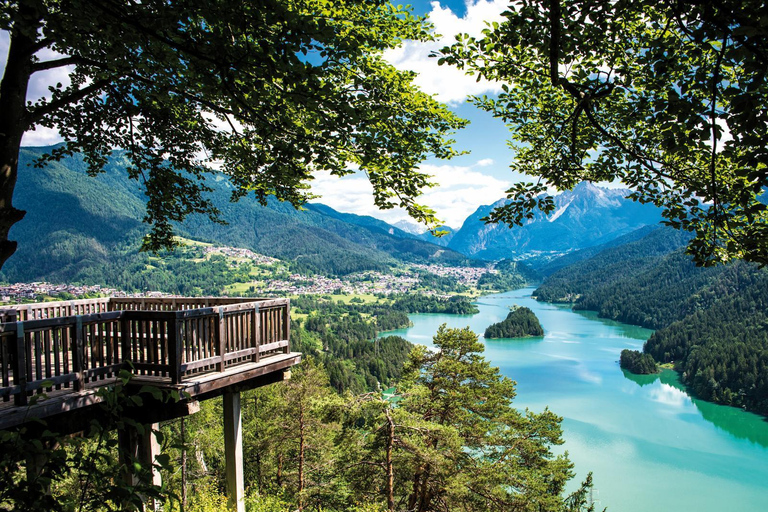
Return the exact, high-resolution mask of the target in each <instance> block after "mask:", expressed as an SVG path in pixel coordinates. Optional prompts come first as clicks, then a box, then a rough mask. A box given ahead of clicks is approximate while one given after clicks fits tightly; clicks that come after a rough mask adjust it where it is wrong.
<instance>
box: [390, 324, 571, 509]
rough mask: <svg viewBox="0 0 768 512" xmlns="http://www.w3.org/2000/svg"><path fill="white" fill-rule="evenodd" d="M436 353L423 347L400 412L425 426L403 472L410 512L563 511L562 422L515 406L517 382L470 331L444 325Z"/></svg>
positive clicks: (411, 439) (415, 356) (417, 431)
mask: <svg viewBox="0 0 768 512" xmlns="http://www.w3.org/2000/svg"><path fill="white" fill-rule="evenodd" d="M434 344H435V347H436V348H437V349H438V350H437V351H434V352H433V351H430V350H427V349H426V348H425V347H417V348H416V349H415V350H414V352H413V353H412V355H411V361H410V364H409V367H408V369H409V370H410V373H409V374H408V375H407V376H406V377H405V378H404V379H403V383H402V389H403V396H404V398H403V401H402V402H401V407H402V408H403V409H404V410H405V411H407V412H408V413H410V414H411V415H412V416H413V417H416V418H418V419H419V420H420V422H421V424H420V425H419V428H414V429H412V430H411V433H409V434H408V438H407V439H408V444H409V451H410V453H411V456H410V458H409V459H410V460H409V461H408V462H409V465H408V470H407V471H402V472H401V473H400V478H402V485H400V486H397V488H398V489H400V491H401V492H402V493H403V499H404V502H403V505H405V507H402V508H407V509H408V510H418V511H428V510H477V511H480V510H499V511H502V510H504V511H506V510H531V511H533V510H536V511H545V510H563V507H564V505H563V497H562V493H563V489H564V486H565V483H566V482H567V481H568V479H569V478H571V476H572V473H571V463H570V462H569V461H568V459H567V457H566V456H554V455H553V454H552V453H551V451H550V447H551V446H553V445H559V444H561V443H562V438H561V429H560V418H559V417H557V416H556V415H555V414H553V413H552V412H550V411H549V410H545V411H544V412H542V413H540V414H535V413H533V412H530V411H526V412H520V411H518V410H516V409H515V408H514V407H512V400H513V398H514V396H515V388H514V382H512V381H511V380H510V379H508V378H506V377H502V376H501V375H500V374H499V370H498V368H494V367H492V366H491V365H490V363H489V362H488V361H486V360H485V358H483V357H482V356H481V355H480V354H481V353H482V351H483V350H484V349H483V345H482V344H481V343H479V342H478V340H477V335H476V334H474V333H473V332H472V331H470V330H469V329H447V328H446V327H445V326H443V327H441V328H440V329H439V330H438V332H437V334H436V335H435V337H434Z"/></svg>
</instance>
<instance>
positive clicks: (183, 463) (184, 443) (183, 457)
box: [181, 417, 187, 512]
mask: <svg viewBox="0 0 768 512" xmlns="http://www.w3.org/2000/svg"><path fill="white" fill-rule="evenodd" d="M186 510H187V436H186V428H185V426H184V418H183V417H182V418H181V512H185V511H186Z"/></svg>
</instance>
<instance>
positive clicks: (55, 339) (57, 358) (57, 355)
mask: <svg viewBox="0 0 768 512" xmlns="http://www.w3.org/2000/svg"><path fill="white" fill-rule="evenodd" d="M50 335H51V341H52V345H53V368H54V375H55V376H56V377H58V376H59V375H61V354H62V351H61V327H57V328H56V329H55V330H53V331H52V332H51V333H50ZM65 355H66V354H65ZM56 389H61V384H56Z"/></svg>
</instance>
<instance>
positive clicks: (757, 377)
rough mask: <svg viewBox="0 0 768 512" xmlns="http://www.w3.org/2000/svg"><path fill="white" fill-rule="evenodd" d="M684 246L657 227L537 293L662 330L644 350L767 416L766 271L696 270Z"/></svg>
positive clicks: (708, 395) (718, 396)
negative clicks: (682, 248)
mask: <svg viewBox="0 0 768 512" xmlns="http://www.w3.org/2000/svg"><path fill="white" fill-rule="evenodd" d="M682 241H683V239H682V237H680V236H679V235H677V234H676V233H675V232H673V231H671V230H669V229H659V230H656V231H654V232H653V233H651V234H650V235H648V236H647V237H645V238H643V239H641V240H639V241H637V242H633V243H630V244H628V245H626V246H622V247H616V248H611V249H607V250H605V251H603V252H601V253H599V254H598V255H596V256H594V257H593V258H590V259H587V260H584V261H581V262H579V263H576V264H574V265H572V266H570V267H566V268H564V269H562V270H560V271H558V272H555V273H554V274H552V276H550V277H549V278H548V279H547V280H546V281H545V282H544V284H543V285H542V286H541V287H540V288H539V289H538V290H537V291H536V292H535V295H536V296H537V298H538V299H539V300H553V301H557V300H567V301H571V302H574V308H575V309H588V310H594V311H597V312H598V313H599V315H600V316H601V317H603V318H611V319H614V320H618V321H621V322H625V323H630V324H635V325H640V326H643V327H648V328H651V329H657V331H656V332H655V333H654V334H653V335H652V336H651V338H650V339H649V340H648V341H647V343H646V344H645V347H644V351H645V352H646V353H647V354H650V355H651V356H653V358H654V359H655V360H656V361H658V362H660V363H674V365H675V368H676V369H677V370H678V371H679V372H680V373H681V379H682V381H683V382H684V383H685V384H686V385H688V386H689V387H690V388H691V389H692V390H693V392H694V393H696V395H697V396H699V397H701V398H704V399H707V400H712V401H715V402H718V403H722V404H727V405H733V406H737V407H745V408H747V409H750V410H753V411H757V412H762V413H768V269H759V268H757V266H756V265H754V264H748V263H744V262H735V263H731V264H729V265H725V266H718V267H697V266H695V265H694V264H693V263H692V262H691V260H690V257H689V256H687V255H686V254H685V253H684V252H683V251H682V250H681V249H676V250H675V246H676V245H679V244H680V243H681V242H682Z"/></svg>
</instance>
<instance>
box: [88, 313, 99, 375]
mask: <svg viewBox="0 0 768 512" xmlns="http://www.w3.org/2000/svg"><path fill="white" fill-rule="evenodd" d="M85 332H86V334H87V337H86V340H85V343H86V345H87V344H88V343H89V342H90V345H91V358H90V359H91V360H90V361H89V364H88V366H86V369H87V370H90V369H92V368H98V367H99V366H100V364H99V363H100V361H99V359H100V357H99V353H100V352H101V350H100V341H99V332H98V328H97V326H96V325H95V324H90V325H89V326H88V327H87V328H86V330H85Z"/></svg>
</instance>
